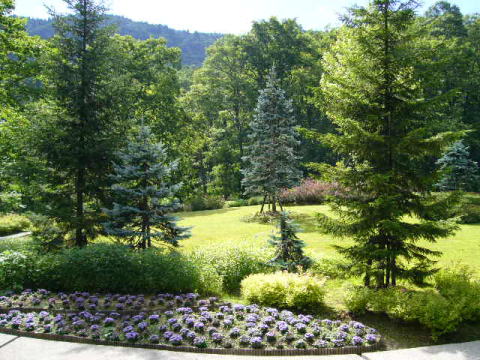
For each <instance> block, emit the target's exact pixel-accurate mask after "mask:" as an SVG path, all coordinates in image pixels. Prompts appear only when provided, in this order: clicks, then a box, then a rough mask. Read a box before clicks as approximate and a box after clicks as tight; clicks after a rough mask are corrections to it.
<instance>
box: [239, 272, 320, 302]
mask: <svg viewBox="0 0 480 360" xmlns="http://www.w3.org/2000/svg"><path fill="white" fill-rule="evenodd" d="M324 284H325V280H324V279H322V278H319V277H315V276H312V275H309V274H293V273H288V272H276V273H273V274H255V275H250V276H249V277H247V278H246V279H244V280H243V281H242V283H241V291H242V296H243V297H244V298H245V299H246V300H247V301H249V302H251V303H255V304H259V305H264V306H272V307H278V308H288V309H295V310H301V311H303V310H314V309H318V308H321V307H323V306H324V302H323V299H324V296H325V290H324Z"/></svg>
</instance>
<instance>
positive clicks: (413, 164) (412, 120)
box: [318, 0, 463, 287]
mask: <svg viewBox="0 0 480 360" xmlns="http://www.w3.org/2000/svg"><path fill="white" fill-rule="evenodd" d="M415 7H416V3H415V2H414V1H403V0H373V1H372V2H371V3H370V5H369V6H368V7H367V8H353V9H351V10H350V16H347V17H346V18H345V25H346V26H344V27H343V28H342V29H341V30H340V31H339V33H338V38H337V42H336V43H335V45H334V46H333V47H332V49H331V50H330V51H329V52H328V53H327V54H326V55H325V57H324V61H323V65H324V70H325V73H324V76H323V78H322V80H321V86H322V104H321V105H322V107H323V108H324V109H325V110H326V112H327V115H328V116H329V117H330V118H331V119H332V121H333V123H334V125H335V126H336V128H337V131H338V134H329V135H326V136H324V137H323V138H322V139H323V141H324V143H326V144H328V145H329V146H331V147H332V148H333V150H334V151H335V152H336V153H337V154H339V155H340V156H341V157H342V159H343V160H342V161H341V162H339V163H338V164H337V165H336V166H329V165H323V166H319V167H318V168H319V169H321V170H322V171H323V173H324V176H325V178H326V180H329V181H332V182H337V183H338V184H340V185H341V186H342V187H343V188H344V189H346V191H345V192H344V193H345V195H343V196H342V195H339V196H336V197H334V198H331V199H330V204H331V206H332V209H333V210H334V212H335V213H336V214H337V217H336V218H330V217H327V216H320V224H321V226H322V228H323V230H324V231H325V232H326V233H330V234H332V235H334V236H336V237H340V238H342V237H349V238H353V240H354V243H353V245H351V246H338V247H337V249H338V250H339V251H340V252H341V253H342V254H343V255H345V256H346V257H347V258H348V259H350V260H351V262H352V264H353V265H355V267H356V270H357V272H358V274H361V275H363V276H364V284H365V285H366V286H371V285H373V284H372V279H374V282H375V285H376V286H377V287H384V286H395V285H396V284H397V279H400V278H403V279H407V280H411V281H414V282H418V283H420V282H422V281H423V280H424V278H425V277H426V276H428V275H429V274H431V273H432V272H433V271H434V269H432V265H433V263H434V262H433V261H432V260H431V256H435V255H439V253H438V252H436V251H432V250H430V249H428V248H427V247H423V246H421V245H420V244H419V243H418V242H419V241H420V240H426V241H428V242H435V241H436V240H437V239H438V238H444V237H447V236H449V235H451V234H452V232H453V231H454V229H455V225H454V224H453V223H451V222H449V221H438V220H437V219H440V220H446V219H448V216H449V215H448V211H447V210H448V205H447V204H449V203H451V201H452V198H453V197H454V196H455V194H452V195H451V196H448V197H447V198H444V199H442V200H440V199H437V198H436V197H435V195H434V194H432V192H431V190H432V188H433V185H434V184H435V183H436V181H438V176H439V174H438V173H437V172H435V171H431V170H430V167H429V166H427V165H426V164H428V163H429V162H431V159H432V158H438V157H439V156H441V154H442V152H443V151H444V149H445V148H446V147H447V146H449V145H450V144H451V143H452V142H454V141H457V140H458V139H459V138H460V137H461V136H462V135H463V133H461V132H455V133H453V132H442V133H439V132H437V131H435V130H434V129H432V128H431V125H430V122H429V119H430V118H432V117H433V116H434V114H435V108H436V106H438V104H439V102H440V101H445V99H444V98H442V97H437V98H433V99H432V98H431V99H425V98H424V96H423V94H422V86H421V80H420V79H419V78H418V77H416V76H415V75H416V74H415V73H414V69H415V68H414V66H413V65H414V64H416V63H417V62H419V61H422V58H421V57H419V56H418V54H417V53H416V51H415V46H414V41H413V40H414V36H415V35H416V34H414V33H413V32H412V31H411V25H412V22H413V19H414V16H415V12H414V9H415ZM409 217H414V218H415V219H416V221H414V222H412V221H409V220H408V218H409ZM433 219H435V220H433Z"/></svg>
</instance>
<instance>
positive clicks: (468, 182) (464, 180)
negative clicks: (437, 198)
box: [437, 141, 478, 191]
mask: <svg viewBox="0 0 480 360" xmlns="http://www.w3.org/2000/svg"><path fill="white" fill-rule="evenodd" d="M437 165H439V166H440V169H441V170H442V171H444V173H445V175H444V176H443V178H442V179H441V180H440V182H439V183H438V184H437V187H438V188H439V189H440V190H444V191H449V190H464V191H473V190H476V188H477V186H476V182H477V181H478V164H477V163H476V162H475V161H473V160H472V159H470V152H469V149H468V146H465V145H464V144H463V142H461V141H458V142H456V143H455V144H453V146H452V147H451V148H450V150H449V151H448V152H447V153H446V154H445V155H444V156H443V157H442V158H440V159H439V160H438V161H437Z"/></svg>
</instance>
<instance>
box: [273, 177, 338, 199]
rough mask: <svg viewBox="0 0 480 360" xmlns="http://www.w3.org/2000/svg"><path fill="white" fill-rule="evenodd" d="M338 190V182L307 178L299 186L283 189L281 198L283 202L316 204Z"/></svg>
mask: <svg viewBox="0 0 480 360" xmlns="http://www.w3.org/2000/svg"><path fill="white" fill-rule="evenodd" d="M337 192H338V185H336V184H332V183H327V182H322V181H318V180H313V179H305V180H303V181H302V183H301V184H300V185H299V186H297V187H294V188H292V189H285V190H283V191H282V192H281V193H280V197H279V199H280V202H281V203H282V204H296V205H315V204H322V203H323V202H324V201H325V199H326V197H327V196H329V195H335V194H336V193H337Z"/></svg>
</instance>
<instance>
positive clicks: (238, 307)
mask: <svg viewBox="0 0 480 360" xmlns="http://www.w3.org/2000/svg"><path fill="white" fill-rule="evenodd" d="M233 310H234V311H236V312H244V311H245V306H243V305H240V304H235V305H233Z"/></svg>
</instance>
